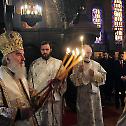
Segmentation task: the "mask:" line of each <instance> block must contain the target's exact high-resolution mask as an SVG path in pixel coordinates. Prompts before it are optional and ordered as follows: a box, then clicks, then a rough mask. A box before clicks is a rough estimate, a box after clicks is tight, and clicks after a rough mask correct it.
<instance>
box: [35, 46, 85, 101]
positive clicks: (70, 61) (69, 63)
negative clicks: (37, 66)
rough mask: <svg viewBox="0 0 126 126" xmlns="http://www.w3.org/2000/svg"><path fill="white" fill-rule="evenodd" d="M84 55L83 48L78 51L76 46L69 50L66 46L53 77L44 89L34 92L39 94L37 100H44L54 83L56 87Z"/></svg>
mask: <svg viewBox="0 0 126 126" xmlns="http://www.w3.org/2000/svg"><path fill="white" fill-rule="evenodd" d="M80 52H81V53H80ZM84 55H85V53H84V50H83V49H82V50H81V51H79V49H78V48H76V50H73V51H70V49H69V48H67V50H66V54H65V56H64V58H63V61H62V64H61V65H60V68H59V70H58V72H57V74H56V76H55V78H54V79H53V80H52V81H50V83H49V84H48V85H47V86H46V87H45V88H44V89H42V90H41V91H40V92H38V93H37V94H36V96H41V97H40V99H41V100H40V99H39V101H44V100H43V99H45V100H46V97H48V96H49V94H50V93H49V92H51V91H52V90H53V86H55V85H56V86H57V87H58V82H62V81H63V80H64V79H65V78H66V77H67V75H68V73H69V71H70V70H71V69H72V68H73V67H74V66H75V65H76V64H78V63H79V62H80V61H81V60H82V59H84Z"/></svg>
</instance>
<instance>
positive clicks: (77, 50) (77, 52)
mask: <svg viewBox="0 0 126 126" xmlns="http://www.w3.org/2000/svg"><path fill="white" fill-rule="evenodd" d="M79 54H80V51H79V49H78V48H76V56H78V55H79Z"/></svg>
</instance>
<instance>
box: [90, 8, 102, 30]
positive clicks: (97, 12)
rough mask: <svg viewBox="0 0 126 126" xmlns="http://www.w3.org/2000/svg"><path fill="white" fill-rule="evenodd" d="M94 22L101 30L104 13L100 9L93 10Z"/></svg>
mask: <svg viewBox="0 0 126 126" xmlns="http://www.w3.org/2000/svg"><path fill="white" fill-rule="evenodd" d="M92 22H93V23H94V24H96V25H97V27H98V28H101V24H102V13H101V10H100V9H98V8H93V10H92Z"/></svg>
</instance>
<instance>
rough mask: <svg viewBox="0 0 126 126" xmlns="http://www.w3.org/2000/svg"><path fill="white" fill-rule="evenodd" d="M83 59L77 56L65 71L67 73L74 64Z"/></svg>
mask: <svg viewBox="0 0 126 126" xmlns="http://www.w3.org/2000/svg"><path fill="white" fill-rule="evenodd" d="M82 59H83V57H82V56H79V57H78V58H77V59H76V60H75V61H74V62H73V63H72V64H71V65H70V66H69V67H68V69H67V71H68V72H69V71H70V70H71V68H72V67H74V66H75V65H76V64H78V63H79V62H80V61H81V60H82Z"/></svg>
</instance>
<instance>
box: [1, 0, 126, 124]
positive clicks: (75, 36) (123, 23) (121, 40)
mask: <svg viewBox="0 0 126 126" xmlns="http://www.w3.org/2000/svg"><path fill="white" fill-rule="evenodd" d="M0 15H1V16H0V17H1V18H0V34H1V33H3V32H4V31H5V30H7V31H11V30H15V31H18V32H19V33H20V34H21V35H22V37H23V42H24V43H23V46H24V49H25V58H26V62H25V63H26V67H27V69H29V66H30V64H31V63H32V61H34V60H35V59H37V58H38V57H40V56H41V54H40V51H39V50H40V49H39V48H40V44H41V42H42V41H51V42H52V44H53V52H52V55H53V56H54V57H56V58H58V59H61V60H62V59H63V57H64V55H65V53H66V48H67V47H70V48H74V49H75V48H77V47H78V48H81V47H82V44H89V45H91V47H92V48H93V58H94V59H96V60H97V61H99V62H100V59H99V58H102V57H103V56H104V53H105V52H107V53H108V54H110V55H114V57H115V58H116V57H118V56H117V55H118V53H119V52H124V60H125V59H126V1H125V0H0ZM0 59H2V54H0ZM102 91H103V89H102V88H101V92H102ZM103 92H104V91H103ZM101 95H102V93H101ZM64 97H65V105H64V113H63V126H76V120H77V119H76V118H77V117H76V106H75V105H76V87H74V86H73V84H72V82H70V80H69V78H68V88H67V91H66V93H65V96H64ZM101 101H102V108H103V117H104V123H105V126H115V125H116V122H117V120H118V119H119V117H120V115H121V113H122V110H123V109H122V108H120V109H116V107H115V105H114V91H112V99H111V100H110V101H109V100H106V101H105V98H104V93H103V98H102V100H101Z"/></svg>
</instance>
